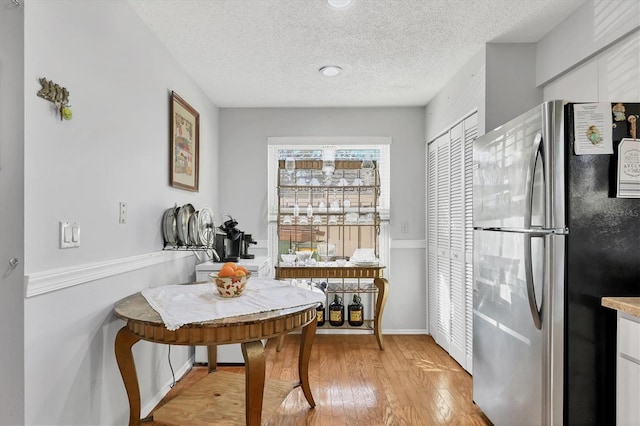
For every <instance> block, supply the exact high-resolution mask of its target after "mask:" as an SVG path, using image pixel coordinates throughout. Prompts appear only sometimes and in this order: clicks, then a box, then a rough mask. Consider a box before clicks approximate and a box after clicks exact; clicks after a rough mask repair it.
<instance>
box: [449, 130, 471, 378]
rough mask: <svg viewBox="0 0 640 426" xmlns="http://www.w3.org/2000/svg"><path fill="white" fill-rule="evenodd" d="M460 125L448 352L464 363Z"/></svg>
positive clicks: (453, 183) (453, 152)
mask: <svg viewBox="0 0 640 426" xmlns="http://www.w3.org/2000/svg"><path fill="white" fill-rule="evenodd" d="M462 132H463V125H462V123H460V124H458V125H457V126H456V127H454V128H453V129H451V132H450V135H451V142H450V145H449V147H450V161H449V193H450V197H449V223H450V226H449V246H450V251H449V280H450V281H449V286H450V298H451V312H450V321H451V333H450V337H451V339H450V345H449V354H450V355H451V356H452V357H453V359H455V360H456V361H458V363H459V364H460V365H462V366H465V365H466V363H467V336H466V334H467V327H466V322H467V316H466V291H465V268H464V237H465V235H464V217H465V216H464V208H465V200H464V143H463V139H462Z"/></svg>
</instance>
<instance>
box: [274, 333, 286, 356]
mask: <svg viewBox="0 0 640 426" xmlns="http://www.w3.org/2000/svg"><path fill="white" fill-rule="evenodd" d="M283 343H284V334H281V335H280V336H278V344H277V345H276V352H280V350H281V349H282V344H283Z"/></svg>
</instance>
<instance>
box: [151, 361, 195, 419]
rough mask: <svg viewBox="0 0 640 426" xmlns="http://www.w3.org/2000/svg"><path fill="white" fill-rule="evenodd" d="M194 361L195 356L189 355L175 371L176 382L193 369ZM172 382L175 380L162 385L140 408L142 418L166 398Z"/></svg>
mask: <svg viewBox="0 0 640 426" xmlns="http://www.w3.org/2000/svg"><path fill="white" fill-rule="evenodd" d="M193 363H194V358H193V356H191V357H189V359H187V362H186V363H185V364H184V365H183V366H182V367H180V369H179V370H177V371H176V372H175V377H176V382H178V381H179V380H180V379H181V378H182V377H183V376H184V375H185V374H187V373H188V372H189V370H191V367H193ZM172 384H173V380H169V381H168V382H167V383H166V384H165V385H164V386H162V388H161V389H160V390H159V391H158V393H156V394H155V395H154V396H153V398H151V400H150V401H149V402H147V403H146V404H144V405H143V406H142V407H141V408H140V416H141V418H145V417H147V416H148V415H149V413H151V410H153V409H154V408H155V407H156V405H158V403H159V402H160V401H161V400H162V398H164V397H165V395H166V394H167V393H169V391H170V390H171V385H172Z"/></svg>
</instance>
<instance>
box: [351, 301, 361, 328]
mask: <svg viewBox="0 0 640 426" xmlns="http://www.w3.org/2000/svg"><path fill="white" fill-rule="evenodd" d="M362 324H364V307H363V306H362V303H360V296H358V295H357V294H354V295H353V303H349V325H351V326H354V327H359V326H361V325H362Z"/></svg>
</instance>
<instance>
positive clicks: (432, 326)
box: [426, 141, 440, 339]
mask: <svg viewBox="0 0 640 426" xmlns="http://www.w3.org/2000/svg"><path fill="white" fill-rule="evenodd" d="M437 147H438V143H437V141H434V142H432V143H430V144H427V147H426V148H427V149H426V152H427V161H426V163H427V197H426V200H427V206H426V207H427V283H428V291H427V306H428V307H429V318H428V324H429V333H430V334H431V335H432V336H433V338H434V339H435V338H436V334H437V324H438V318H439V316H440V314H439V309H438V296H437V295H438V285H437V283H438V234H437V233H438V148H437Z"/></svg>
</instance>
